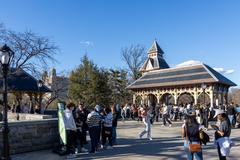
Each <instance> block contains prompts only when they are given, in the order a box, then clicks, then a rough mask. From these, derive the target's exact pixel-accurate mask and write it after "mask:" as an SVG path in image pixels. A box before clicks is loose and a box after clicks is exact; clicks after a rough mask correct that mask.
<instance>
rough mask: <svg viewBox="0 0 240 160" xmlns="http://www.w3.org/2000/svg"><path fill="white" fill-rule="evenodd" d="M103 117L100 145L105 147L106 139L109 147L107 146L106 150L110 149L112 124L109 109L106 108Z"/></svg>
mask: <svg viewBox="0 0 240 160" xmlns="http://www.w3.org/2000/svg"><path fill="white" fill-rule="evenodd" d="M104 112H105V115H106V116H104V119H103V132H102V134H103V135H102V145H103V146H105V144H106V140H107V138H108V143H109V146H107V149H112V146H113V144H112V122H113V115H112V112H111V109H110V108H108V107H106V108H105V110H104Z"/></svg>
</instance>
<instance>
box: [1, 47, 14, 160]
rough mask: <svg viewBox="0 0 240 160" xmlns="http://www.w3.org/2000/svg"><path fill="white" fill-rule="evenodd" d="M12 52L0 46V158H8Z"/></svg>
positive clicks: (7, 159)
mask: <svg viewBox="0 0 240 160" xmlns="http://www.w3.org/2000/svg"><path fill="white" fill-rule="evenodd" d="M13 55H14V52H13V51H12V50H11V49H10V48H9V47H8V46H7V45H6V44H5V45H4V46H3V47H2V48H0V58H1V60H0V63H1V67H2V73H3V104H4V105H3V128H2V134H3V150H2V157H1V159H2V160H10V159H11V158H10V155H9V141H8V133H9V128H8V116H7V114H8V100H7V75H8V70H9V64H10V61H11V58H12V57H13Z"/></svg>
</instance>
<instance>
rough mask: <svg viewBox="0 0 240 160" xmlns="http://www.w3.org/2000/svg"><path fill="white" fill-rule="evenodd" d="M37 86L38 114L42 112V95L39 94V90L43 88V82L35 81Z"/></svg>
mask: <svg viewBox="0 0 240 160" xmlns="http://www.w3.org/2000/svg"><path fill="white" fill-rule="evenodd" d="M37 86H38V94H39V108H40V112H41V111H42V94H41V88H42V86H43V81H42V80H41V79H39V80H38V81H37Z"/></svg>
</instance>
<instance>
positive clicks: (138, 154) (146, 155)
mask: <svg viewBox="0 0 240 160" xmlns="http://www.w3.org/2000/svg"><path fill="white" fill-rule="evenodd" d="M143 128H144V126H143V124H142V123H141V122H136V121H125V122H122V121H120V122H119V126H118V129H117V133H118V142H117V143H118V145H116V146H114V148H113V149H110V150H106V149H105V150H99V151H98V152H97V153H95V154H87V153H80V154H77V155H76V156H75V157H74V158H71V159H79V160H88V159H89V160H90V159H101V160H112V159H115V160H120V159H124V160H145V159H146V160H147V159H154V160H155V159H156V160H159V159H161V160H181V159H186V155H185V153H184V150H183V140H182V138H181V122H177V123H176V122H174V123H173V125H172V127H162V126H161V123H159V122H158V123H154V125H153V126H152V138H153V140H152V141H149V140H148V139H146V138H144V137H143V139H139V138H138V134H139V132H141V130H143ZM208 133H209V135H210V136H211V143H209V144H207V146H203V156H204V159H206V160H217V159H218V156H217V150H216V148H215V147H214V145H213V142H212V141H213V139H212V135H213V130H209V131H208ZM232 138H233V140H234V142H235V143H236V146H235V147H233V148H232V150H231V156H230V157H229V159H230V160H237V159H240V151H239V149H240V129H233V130H232ZM89 147H90V146H89V145H87V146H86V148H89ZM12 159H14V160H15V159H16V160H23V159H24V160H25V159H33V160H42V159H44V160H50V159H56V160H57V159H58V160H61V159H70V158H67V157H66V156H62V157H61V156H58V155H56V154H54V153H52V152H51V151H50V150H44V151H38V152H31V153H25V154H18V155H13V156H12Z"/></svg>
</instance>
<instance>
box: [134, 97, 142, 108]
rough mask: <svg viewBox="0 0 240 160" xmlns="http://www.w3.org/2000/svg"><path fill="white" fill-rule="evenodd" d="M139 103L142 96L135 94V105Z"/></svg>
mask: <svg viewBox="0 0 240 160" xmlns="http://www.w3.org/2000/svg"><path fill="white" fill-rule="evenodd" d="M141 103H142V97H141V96H137V97H136V100H135V104H136V105H137V106H139V105H141Z"/></svg>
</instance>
